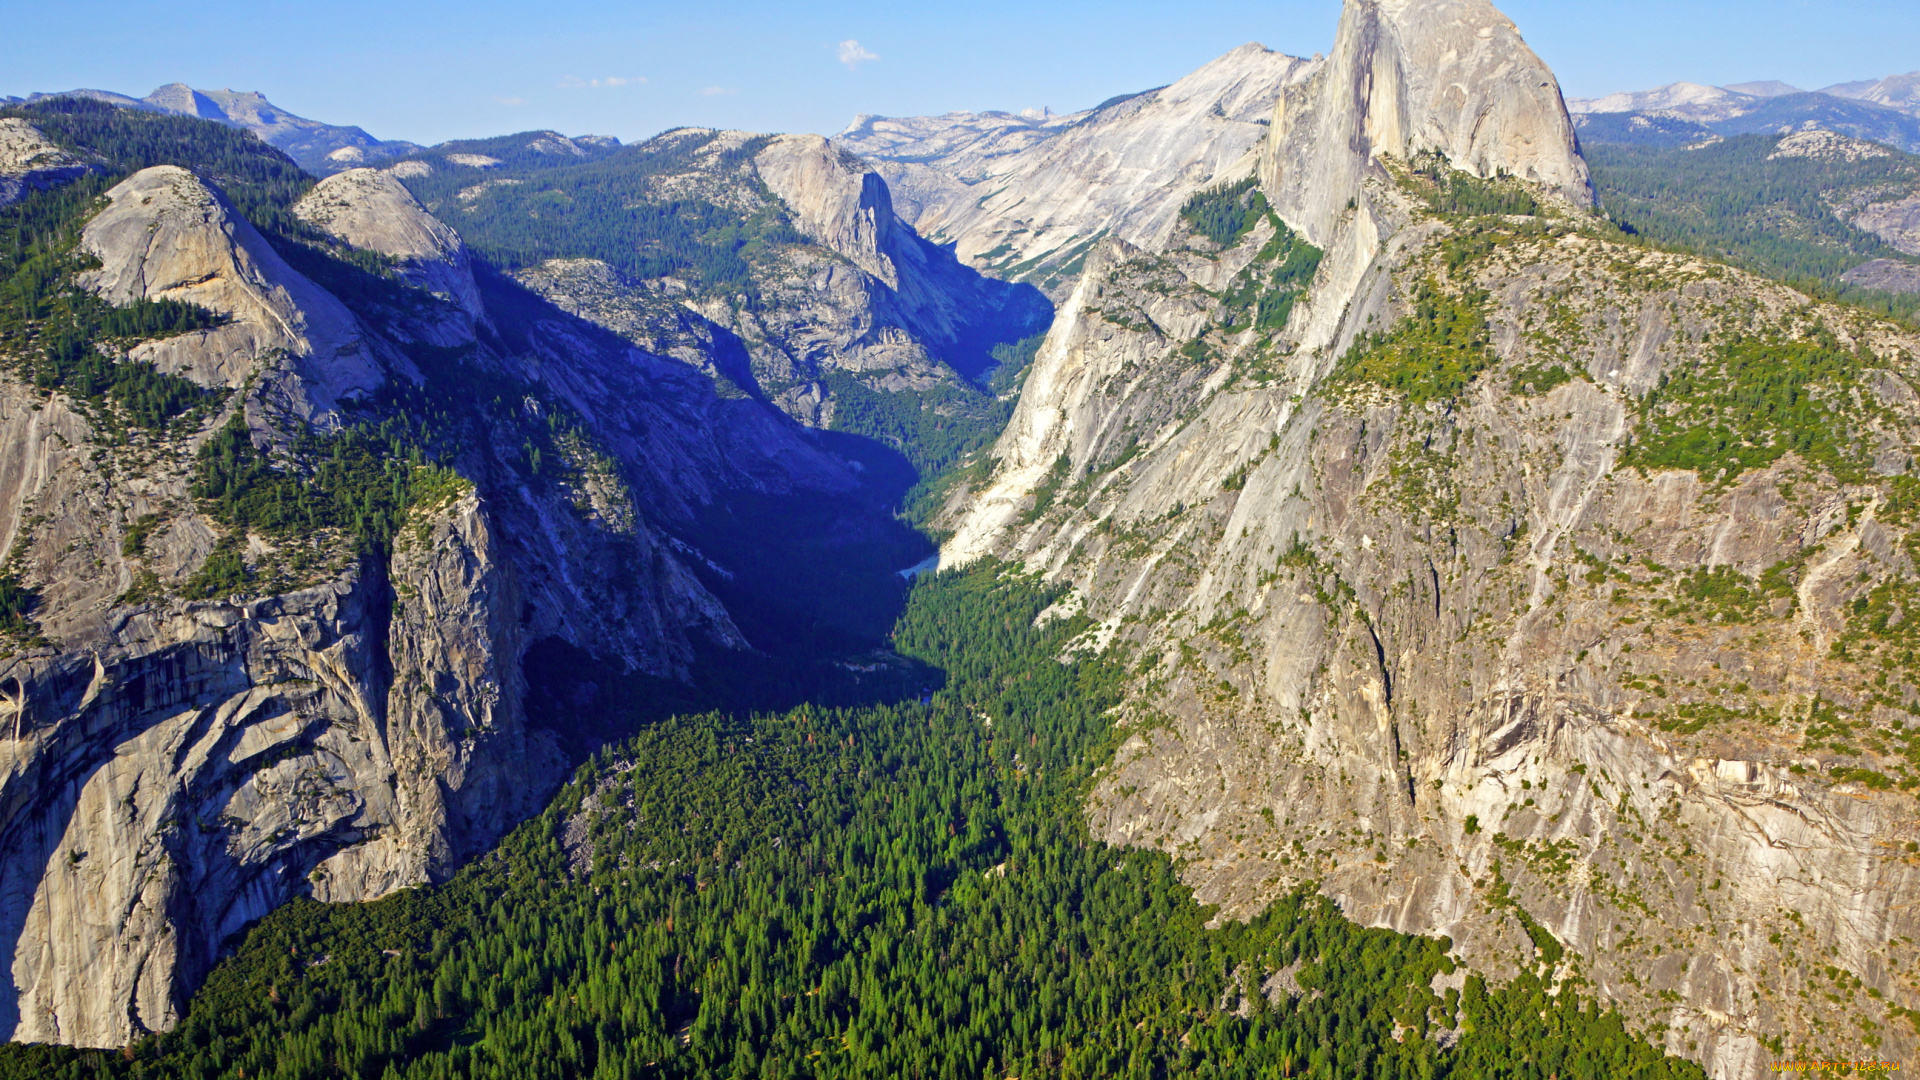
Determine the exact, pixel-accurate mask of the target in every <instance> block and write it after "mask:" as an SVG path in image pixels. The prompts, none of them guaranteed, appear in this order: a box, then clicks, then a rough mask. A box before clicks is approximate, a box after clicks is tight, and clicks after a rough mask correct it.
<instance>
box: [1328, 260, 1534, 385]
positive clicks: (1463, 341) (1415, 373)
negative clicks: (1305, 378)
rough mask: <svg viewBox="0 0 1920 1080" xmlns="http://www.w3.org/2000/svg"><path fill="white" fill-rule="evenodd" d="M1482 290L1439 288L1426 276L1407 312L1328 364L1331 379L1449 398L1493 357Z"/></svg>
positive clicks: (1484, 296) (1491, 339) (1491, 360)
mask: <svg viewBox="0 0 1920 1080" xmlns="http://www.w3.org/2000/svg"><path fill="white" fill-rule="evenodd" d="M1486 306H1487V294H1486V293H1484V292H1480V291H1478V290H1471V289H1470V290H1467V291H1466V292H1465V293H1463V294H1462V295H1459V296H1450V295H1448V294H1446V293H1445V292H1443V291H1441V289H1440V287H1439V285H1438V284H1437V283H1436V282H1434V281H1433V280H1432V279H1427V280H1424V281H1422V282H1421V283H1420V286H1419V288H1418V289H1417V290H1416V291H1415V293H1414V297H1413V311H1412V312H1411V313H1410V314H1409V315H1408V316H1407V318H1405V319H1403V320H1401V321H1400V323H1399V324H1397V325H1396V326H1395V327H1394V328H1393V329H1392V330H1389V331H1386V332H1385V333H1373V334H1368V335H1365V336H1363V337H1361V338H1360V339H1359V340H1358V341H1355V342H1354V343H1353V346H1352V347H1351V348H1349V349H1348V350H1347V352H1346V355H1344V356H1342V357H1341V358H1340V362H1339V364H1337V365H1336V366H1335V368H1334V372H1333V379H1334V380H1335V381H1336V382H1371V383H1375V384H1377V385H1380V386H1384V387H1386V388H1387V389H1388V390H1392V391H1394V392H1395V393H1399V394H1403V395H1405V396H1406V398H1407V400H1408V402H1409V403H1410V404H1413V405H1420V404H1424V403H1425V402H1429V401H1452V400H1454V399H1455V398H1458V397H1459V396H1460V395H1461V394H1462V393H1464V392H1465V391H1466V389H1467V386H1468V384H1469V383H1471V382H1472V381H1473V379H1474V377H1475V376H1477V375H1479V374H1480V372H1482V371H1485V370H1486V369H1487V368H1489V367H1492V366H1493V364H1494V362H1495V359H1496V358H1495V356H1494V353H1493V346H1492V342H1493V337H1492V332H1491V331H1490V330H1489V329H1488V327H1487V316H1486Z"/></svg>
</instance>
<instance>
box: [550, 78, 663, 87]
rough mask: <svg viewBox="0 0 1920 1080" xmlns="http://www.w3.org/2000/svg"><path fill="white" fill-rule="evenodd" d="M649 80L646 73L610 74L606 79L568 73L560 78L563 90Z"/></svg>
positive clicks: (632, 84)
mask: <svg viewBox="0 0 1920 1080" xmlns="http://www.w3.org/2000/svg"><path fill="white" fill-rule="evenodd" d="M646 81H647V77H646V76H645V75H609V76H607V77H606V78H604V79H583V78H581V77H580V76H578V75H568V76H567V77H566V78H563V79H561V80H560V89H562V90H585V89H589V88H591V89H594V90H607V89H611V88H613V87H616V86H639V85H641V84H642V83H645V82H646Z"/></svg>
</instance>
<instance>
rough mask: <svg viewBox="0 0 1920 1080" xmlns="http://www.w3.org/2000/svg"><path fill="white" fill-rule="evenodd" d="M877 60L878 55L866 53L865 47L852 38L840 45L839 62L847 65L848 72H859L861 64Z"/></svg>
mask: <svg viewBox="0 0 1920 1080" xmlns="http://www.w3.org/2000/svg"><path fill="white" fill-rule="evenodd" d="M878 59H880V54H879V53H873V52H868V51H867V48H866V46H864V45H862V44H860V43H859V42H858V41H855V40H853V39H852V38H848V39H847V40H845V41H843V42H841V43H840V62H841V63H843V64H845V65H847V70H848V71H859V70H860V65H861V64H864V63H866V62H867V61H869V60H878Z"/></svg>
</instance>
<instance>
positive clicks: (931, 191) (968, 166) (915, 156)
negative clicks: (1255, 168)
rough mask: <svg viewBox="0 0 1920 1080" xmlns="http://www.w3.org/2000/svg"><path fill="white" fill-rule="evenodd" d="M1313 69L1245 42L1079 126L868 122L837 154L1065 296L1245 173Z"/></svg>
mask: <svg viewBox="0 0 1920 1080" xmlns="http://www.w3.org/2000/svg"><path fill="white" fill-rule="evenodd" d="M1315 67H1316V64H1315V63H1314V62H1313V61H1308V60H1301V59H1298V58H1296V57H1291V56H1286V55H1284V54H1281V53H1276V52H1273V51H1271V50H1268V49H1266V48H1263V47H1262V46H1260V45H1257V44H1249V45H1243V46H1241V47H1240V48H1238V49H1235V50H1233V51H1232V52H1230V53H1227V54H1226V55H1225V56H1222V57H1220V58H1219V59H1218V60H1215V61H1213V62H1212V63H1210V64H1208V65H1206V66H1205V67H1202V68H1200V69H1199V70H1198V71H1195V72H1193V73H1192V74H1190V75H1188V76H1187V77H1186V78H1183V79H1181V80H1180V81H1178V82H1176V83H1174V84H1173V85H1171V86H1165V87H1161V88H1160V89H1157V90H1151V91H1148V92H1146V93H1144V94H1139V95H1135V96H1132V97H1129V98H1125V99H1122V100H1119V101H1116V102H1112V103H1109V104H1107V105H1104V106H1102V107H1100V108H1098V109H1095V110H1092V111H1090V112H1087V113H1084V114H1081V113H1076V114H1074V115H1071V116H1066V117H1039V118H1025V122H1021V123H1016V122H1015V121H1018V120H1020V119H1022V118H1013V117H1008V116H1006V114H993V113H990V114H984V115H979V116H976V115H975V114H955V115H952V116H949V117H939V118H919V119H915V120H888V119H884V118H877V117H862V118H861V119H860V120H857V121H855V123H854V125H853V126H852V127H849V128H848V129H847V130H846V131H844V132H841V133H840V134H839V135H837V136H835V138H834V142H835V143H836V144H837V145H839V146H841V147H844V148H846V149H848V150H851V151H853V152H854V153H857V154H861V155H863V156H866V157H871V158H875V159H878V160H880V161H882V162H883V164H882V166H881V171H882V172H883V174H884V175H885V176H886V177H887V179H888V181H889V182H890V183H892V184H893V185H894V187H895V188H896V189H897V190H898V192H899V193H900V194H899V196H898V197H899V199H900V201H901V203H902V205H903V207H904V208H906V210H907V211H908V213H909V216H908V220H909V221H911V222H912V224H913V226H914V227H915V228H916V229H918V230H919V231H921V232H922V233H925V234H926V235H927V236H929V237H931V238H933V239H934V240H937V241H940V242H942V243H951V244H953V245H954V250H955V252H956V253H957V254H958V255H959V256H960V258H961V259H963V260H965V261H966V262H968V263H970V264H971V265H973V266H976V267H978V268H980V269H982V270H985V271H988V272H991V273H995V274H999V275H1002V276H1006V277H1010V278H1013V279H1015V280H1021V281H1033V282H1035V283H1036V284H1038V285H1040V286H1041V287H1042V288H1044V289H1046V290H1047V291H1048V292H1049V294H1051V295H1053V296H1055V297H1056V298H1059V297H1063V296H1064V295H1066V293H1067V292H1068V291H1069V290H1071V288H1072V284H1073V281H1074V280H1075V279H1076V277H1077V275H1078V274H1079V272H1080V268H1081V264H1082V262H1083V261H1084V259H1085V256H1086V254H1087V252H1088V250H1089V249H1090V247H1091V245H1092V244H1093V243H1095V242H1096V239H1097V238H1099V237H1104V236H1112V237H1117V238H1119V239H1122V240H1125V241H1127V242H1128V243H1132V244H1146V245H1151V244H1155V243H1158V242H1160V241H1161V240H1162V239H1163V238H1164V236H1165V235H1166V234H1167V232H1168V231H1169V230H1170V229H1171V228H1172V226H1173V220H1174V218H1175V216H1176V215H1177V214H1178V213H1179V210H1180V205H1181V203H1182V202H1183V201H1184V200H1185V199H1186V198H1187V196H1188V195H1190V194H1192V193H1193V192H1194V191H1196V190H1199V189H1201V188H1204V187H1207V186H1209V185H1212V184H1217V183H1220V182H1223V181H1232V180H1238V179H1240V178H1241V177H1243V176H1245V175H1247V173H1249V172H1250V171H1251V169H1252V163H1251V162H1250V161H1248V160H1244V159H1245V158H1246V156H1247V155H1248V153H1249V152H1250V151H1252V150H1253V149H1254V147H1255V146H1256V145H1258V144H1259V143H1260V141H1261V139H1262V138H1263V137H1264V135H1265V134H1266V128H1265V124H1266V122H1267V120H1268V118H1269V114H1270V113H1271V112H1272V109H1273V104H1274V101H1275V100H1276V98H1277V97H1278V96H1279V94H1280V93H1281V91H1282V90H1283V89H1284V88H1285V87H1287V86H1288V85H1290V84H1292V83H1294V82H1296V81H1298V80H1299V79H1302V78H1304V77H1305V76H1306V75H1307V74H1308V73H1309V72H1311V71H1313V70H1314V69H1315Z"/></svg>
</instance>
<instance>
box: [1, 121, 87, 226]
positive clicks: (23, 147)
mask: <svg viewBox="0 0 1920 1080" xmlns="http://www.w3.org/2000/svg"><path fill="white" fill-rule="evenodd" d="M85 172H86V165H85V163H83V162H82V161H81V160H80V159H79V158H76V157H74V156H73V155H72V154H69V153H67V152H66V151H65V150H62V149H60V148H59V147H58V146H55V145H54V144H52V143H50V142H48V141H47V137H46V136H45V135H43V134H41V133H40V129H38V128H36V127H34V126H33V125H32V124H30V123H28V122H27V121H25V120H21V119H18V118H11V117H10V118H6V119H0V208H4V207H6V206H8V205H10V204H12V203H16V202H18V201H20V197H21V196H23V195H25V194H26V193H27V192H29V191H44V190H46V189H47V188H49V187H54V186H57V185H59V184H64V183H66V182H68V181H70V180H76V179H78V178H79V177H80V176H81V175H82V174H83V173H85Z"/></svg>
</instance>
